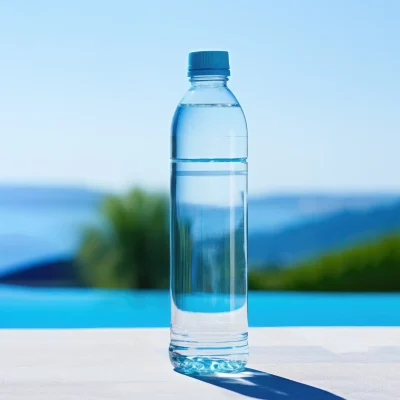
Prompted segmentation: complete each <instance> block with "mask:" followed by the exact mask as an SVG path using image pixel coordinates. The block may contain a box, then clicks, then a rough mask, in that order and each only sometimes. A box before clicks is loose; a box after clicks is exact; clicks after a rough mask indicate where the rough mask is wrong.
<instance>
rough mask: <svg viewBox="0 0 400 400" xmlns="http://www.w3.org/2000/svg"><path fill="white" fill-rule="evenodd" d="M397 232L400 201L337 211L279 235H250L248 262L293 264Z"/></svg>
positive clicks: (399, 221) (272, 233)
mask: <svg viewBox="0 0 400 400" xmlns="http://www.w3.org/2000/svg"><path fill="white" fill-rule="evenodd" d="M396 231H400V202H396V203H395V204H391V205H385V206H381V207H375V208H372V209H364V210H351V211H347V210H346V211H340V212H336V213H333V214H330V215H328V216H326V217H320V218H316V219H312V220H307V221H305V222H302V223H299V224H296V225H292V226H289V227H287V228H285V229H282V230H281V231H278V232H266V233H259V232H257V233H252V234H250V235H249V261H250V263H251V264H253V265H259V266H263V265H264V266H265V265H268V264H270V265H287V264H292V263H295V262H298V261H301V260H304V259H307V258H312V257H316V256H318V255H320V254H323V253H324V252H326V251H330V250H334V249H340V248H344V247H347V246H350V245H352V244H354V243H357V242H361V241H364V240H369V239H373V238H377V237H379V236H381V235H384V234H389V233H393V232H396Z"/></svg>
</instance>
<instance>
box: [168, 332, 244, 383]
mask: <svg viewBox="0 0 400 400" xmlns="http://www.w3.org/2000/svg"><path fill="white" fill-rule="evenodd" d="M185 339H186V340H185ZM185 339H183V338H182V339H178V340H177V339H176V338H175V339H172V340H171V344H170V346H169V358H170V360H171V363H172V365H173V366H174V368H175V370H177V371H178V372H181V373H184V374H201V375H208V374H216V373H237V372H241V371H243V370H244V368H245V366H246V363H247V359H248V356H249V347H248V343H247V333H245V334H242V335H240V340H234V341H229V342H220V341H218V342H210V341H207V342H199V341H193V340H187V338H185Z"/></svg>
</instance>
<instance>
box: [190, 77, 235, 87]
mask: <svg viewBox="0 0 400 400" xmlns="http://www.w3.org/2000/svg"><path fill="white" fill-rule="evenodd" d="M190 82H191V84H192V87H220V86H226V84H227V82H228V77H227V76H225V75H194V76H191V77H190Z"/></svg>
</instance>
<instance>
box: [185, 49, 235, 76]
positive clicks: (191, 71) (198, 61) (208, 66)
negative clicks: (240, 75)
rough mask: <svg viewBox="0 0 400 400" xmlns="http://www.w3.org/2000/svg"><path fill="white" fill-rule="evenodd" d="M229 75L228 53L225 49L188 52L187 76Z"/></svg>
mask: <svg viewBox="0 0 400 400" xmlns="http://www.w3.org/2000/svg"><path fill="white" fill-rule="evenodd" d="M194 75H225V76H229V75H230V71H229V54H228V52H227V51H195V52H192V53H189V66H188V76H194Z"/></svg>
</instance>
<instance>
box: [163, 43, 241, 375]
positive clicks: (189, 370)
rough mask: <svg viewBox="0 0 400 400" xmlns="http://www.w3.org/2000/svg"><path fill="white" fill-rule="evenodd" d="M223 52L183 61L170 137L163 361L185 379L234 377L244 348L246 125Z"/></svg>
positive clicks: (201, 53) (227, 61)
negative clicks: (186, 84)
mask: <svg viewBox="0 0 400 400" xmlns="http://www.w3.org/2000/svg"><path fill="white" fill-rule="evenodd" d="M229 75H230V71H229V59H228V53H227V52H225V51H203V52H194V53H190V54H189V71H188V76H189V77H190V82H191V87H190V89H189V90H188V92H187V93H186V94H185V95H184V97H183V99H182V100H181V102H180V104H179V105H178V107H177V109H176V112H175V115H174V119H173V123H172V132H171V146H172V149H171V314H172V315H171V342H170V347H169V354H170V360H171V363H172V364H173V366H174V367H175V368H176V369H177V370H178V371H180V372H183V373H186V374H196V373H200V374H208V373H217V372H239V371H241V370H243V369H244V366H245V365H246V362H247V358H248V343H247V330H248V324H247V125H246V120H245V117H244V114H243V111H242V109H241V107H240V105H239V102H238V101H237V99H236V97H235V96H234V95H233V94H232V92H231V91H230V90H229V89H228V87H227V81H228V76H229Z"/></svg>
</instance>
